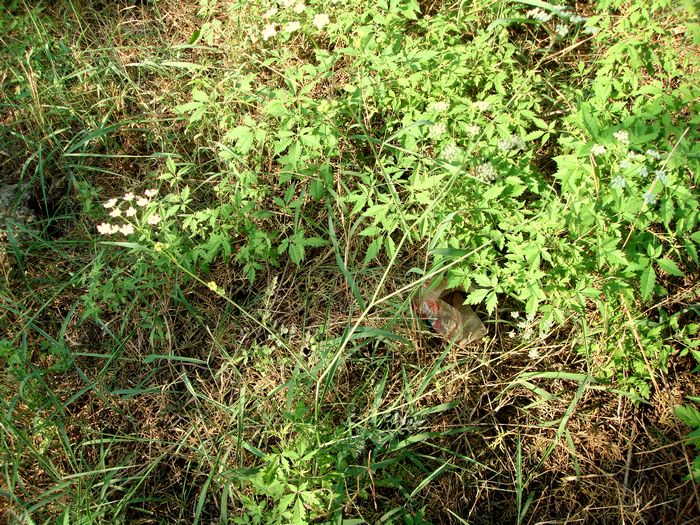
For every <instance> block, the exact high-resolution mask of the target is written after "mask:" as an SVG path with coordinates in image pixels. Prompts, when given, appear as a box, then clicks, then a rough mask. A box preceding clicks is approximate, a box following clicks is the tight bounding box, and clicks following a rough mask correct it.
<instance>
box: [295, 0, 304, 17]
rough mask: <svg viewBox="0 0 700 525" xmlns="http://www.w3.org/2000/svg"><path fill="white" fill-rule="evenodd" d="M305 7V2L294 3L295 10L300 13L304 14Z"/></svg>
mask: <svg viewBox="0 0 700 525" xmlns="http://www.w3.org/2000/svg"><path fill="white" fill-rule="evenodd" d="M305 9H306V6H305V5H304V2H297V3H296V4H294V12H295V13H296V14H298V15H300V14H302V13H303V12H304V10H305Z"/></svg>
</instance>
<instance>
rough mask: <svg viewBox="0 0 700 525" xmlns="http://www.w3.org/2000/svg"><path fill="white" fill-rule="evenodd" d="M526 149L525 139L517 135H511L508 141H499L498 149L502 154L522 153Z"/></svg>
mask: <svg viewBox="0 0 700 525" xmlns="http://www.w3.org/2000/svg"><path fill="white" fill-rule="evenodd" d="M524 147H525V142H524V141H523V139H521V138H520V137H518V136H517V135H511V136H510V137H508V138H507V139H501V140H499V141H498V149H499V150H501V151H502V152H506V151H520V150H521V149H523V148H524Z"/></svg>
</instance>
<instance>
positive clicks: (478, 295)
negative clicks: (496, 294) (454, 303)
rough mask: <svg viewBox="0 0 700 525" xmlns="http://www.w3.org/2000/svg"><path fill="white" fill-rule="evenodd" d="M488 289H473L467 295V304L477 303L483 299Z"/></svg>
mask: <svg viewBox="0 0 700 525" xmlns="http://www.w3.org/2000/svg"><path fill="white" fill-rule="evenodd" d="M489 291H490V290H489V289H488V288H479V289H477V290H474V291H473V292H471V293H470V294H469V295H468V296H467V302H468V303H469V304H478V303H480V302H481V301H483V300H484V298H485V297H486V296H487V295H488V293H489Z"/></svg>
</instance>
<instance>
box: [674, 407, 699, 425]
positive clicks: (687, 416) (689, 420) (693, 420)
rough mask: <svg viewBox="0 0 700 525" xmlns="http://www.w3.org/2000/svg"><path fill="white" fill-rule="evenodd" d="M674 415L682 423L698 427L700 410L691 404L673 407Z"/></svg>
mask: <svg viewBox="0 0 700 525" xmlns="http://www.w3.org/2000/svg"><path fill="white" fill-rule="evenodd" d="M674 412H675V413H676V417H677V418H678V419H680V420H681V421H682V422H683V423H685V424H686V425H688V426H689V427H693V428H700V411H698V410H697V409H696V408H695V407H693V406H691V405H685V406H677V407H675V408H674Z"/></svg>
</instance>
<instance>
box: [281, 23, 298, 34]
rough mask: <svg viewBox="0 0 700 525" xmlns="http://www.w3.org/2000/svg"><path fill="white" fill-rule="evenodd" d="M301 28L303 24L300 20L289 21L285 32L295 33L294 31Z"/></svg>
mask: <svg viewBox="0 0 700 525" xmlns="http://www.w3.org/2000/svg"><path fill="white" fill-rule="evenodd" d="M299 29H301V24H300V23H299V22H296V21H294V22H289V23H287V24H286V25H285V26H284V32H285V33H293V32H294V31H298V30H299Z"/></svg>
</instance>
